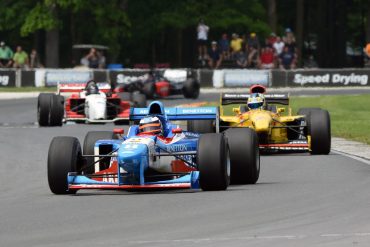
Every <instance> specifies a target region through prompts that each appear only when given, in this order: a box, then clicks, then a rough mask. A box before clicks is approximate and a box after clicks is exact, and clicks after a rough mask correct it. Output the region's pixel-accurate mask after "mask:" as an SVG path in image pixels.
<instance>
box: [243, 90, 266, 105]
mask: <svg viewBox="0 0 370 247" xmlns="http://www.w3.org/2000/svg"><path fill="white" fill-rule="evenodd" d="M247 105H248V108H249V109H263V107H264V105H265V97H264V96H263V94H260V93H253V94H251V95H250V97H249V98H248V103H247Z"/></svg>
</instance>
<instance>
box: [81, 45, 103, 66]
mask: <svg viewBox="0 0 370 247" xmlns="http://www.w3.org/2000/svg"><path fill="white" fill-rule="evenodd" d="M81 64H83V65H85V66H87V67H89V68H92V69H97V68H98V67H99V57H98V53H97V52H96V49H95V48H91V49H90V52H89V54H87V55H86V56H85V57H83V58H82V59H81Z"/></svg>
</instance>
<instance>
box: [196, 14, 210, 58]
mask: <svg viewBox="0 0 370 247" xmlns="http://www.w3.org/2000/svg"><path fill="white" fill-rule="evenodd" d="M208 32H209V27H208V26H207V25H206V24H205V23H204V20H203V19H200V21H199V24H198V27H197V33H198V35H197V39H198V53H199V60H202V59H204V58H205V57H206V56H207V41H208Z"/></svg>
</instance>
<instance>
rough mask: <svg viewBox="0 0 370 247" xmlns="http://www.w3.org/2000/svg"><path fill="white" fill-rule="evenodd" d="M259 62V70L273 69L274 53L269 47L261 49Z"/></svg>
mask: <svg viewBox="0 0 370 247" xmlns="http://www.w3.org/2000/svg"><path fill="white" fill-rule="evenodd" d="M260 61H261V66H260V68H261V69H273V68H274V67H275V63H274V52H273V50H272V48H271V47H270V46H266V47H264V48H262V49H261V56H260Z"/></svg>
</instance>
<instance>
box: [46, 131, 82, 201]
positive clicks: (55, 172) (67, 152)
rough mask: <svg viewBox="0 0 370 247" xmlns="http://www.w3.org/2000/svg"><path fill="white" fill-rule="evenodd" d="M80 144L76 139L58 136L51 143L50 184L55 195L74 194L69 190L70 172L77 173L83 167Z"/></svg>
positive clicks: (49, 158) (49, 161)
mask: <svg viewBox="0 0 370 247" xmlns="http://www.w3.org/2000/svg"><path fill="white" fill-rule="evenodd" d="M82 164H83V161H82V156H81V146H80V142H79V141H78V139H77V138H75V137H69V136H58V137H54V138H53V140H52V141H51V143H50V147H49V154H48V182H49V188H50V190H51V192H53V193H54V194H58V195H60V194H74V193H76V190H68V181H67V175H68V172H76V171H78V170H79V169H80V168H81V167H82Z"/></svg>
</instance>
